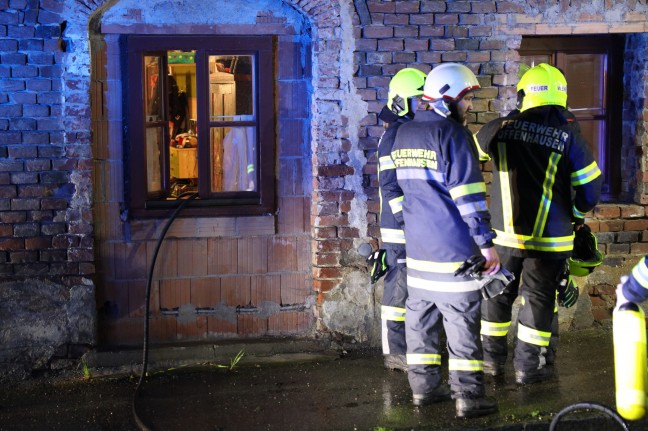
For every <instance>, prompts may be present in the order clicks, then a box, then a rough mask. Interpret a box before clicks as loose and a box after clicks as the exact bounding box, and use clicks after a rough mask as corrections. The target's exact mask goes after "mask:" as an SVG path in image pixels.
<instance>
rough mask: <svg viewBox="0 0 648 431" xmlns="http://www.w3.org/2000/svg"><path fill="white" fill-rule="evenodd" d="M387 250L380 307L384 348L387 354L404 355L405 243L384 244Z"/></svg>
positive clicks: (405, 349) (405, 350) (384, 352)
mask: <svg viewBox="0 0 648 431" xmlns="http://www.w3.org/2000/svg"><path fill="white" fill-rule="evenodd" d="M383 247H384V248H385V250H386V251H387V272H386V273H385V284H384V291H383V297H382V304H381V307H380V320H381V322H382V348H383V354H385V355H404V354H405V353H406V352H407V348H406V345H405V301H406V299H407V267H406V265H405V257H406V254H405V245H404V244H388V243H385V244H384V245H383Z"/></svg>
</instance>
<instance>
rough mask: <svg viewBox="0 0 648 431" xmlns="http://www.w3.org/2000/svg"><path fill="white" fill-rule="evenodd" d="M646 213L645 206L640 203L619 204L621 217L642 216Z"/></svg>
mask: <svg viewBox="0 0 648 431" xmlns="http://www.w3.org/2000/svg"><path fill="white" fill-rule="evenodd" d="M645 215H646V211H645V208H644V207H643V206H641V205H622V206H621V217H622V218H633V217H643V216H645Z"/></svg>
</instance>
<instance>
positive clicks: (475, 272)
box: [454, 255, 515, 300]
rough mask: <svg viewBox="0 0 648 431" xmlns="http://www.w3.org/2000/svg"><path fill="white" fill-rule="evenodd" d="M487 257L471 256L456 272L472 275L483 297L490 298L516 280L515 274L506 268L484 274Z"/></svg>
mask: <svg viewBox="0 0 648 431" xmlns="http://www.w3.org/2000/svg"><path fill="white" fill-rule="evenodd" d="M485 263H486V258H485V257H484V256H481V255H474V256H470V257H469V258H468V259H466V261H465V262H464V263H462V264H461V266H460V267H459V269H457V270H456V271H455V273H454V275H455V277H457V276H466V275H468V276H470V277H472V278H474V279H476V280H477V282H478V283H479V290H480V291H481V294H482V298H484V299H486V300H488V299H491V298H494V297H496V296H497V295H499V294H501V293H502V292H504V290H505V289H506V288H507V287H508V286H509V285H510V284H511V282H513V280H515V276H514V275H513V274H511V273H510V272H508V271H507V270H506V269H504V268H500V270H499V271H497V272H496V273H495V274H493V275H486V274H482V273H481V270H482V269H483V268H484V265H485Z"/></svg>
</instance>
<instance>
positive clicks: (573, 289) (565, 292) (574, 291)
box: [558, 275, 580, 308]
mask: <svg viewBox="0 0 648 431" xmlns="http://www.w3.org/2000/svg"><path fill="white" fill-rule="evenodd" d="M579 294H580V290H579V289H578V286H577V285H576V283H574V281H573V280H572V278H571V277H569V275H568V276H567V278H566V279H563V280H562V281H561V284H559V285H558V305H560V306H561V307H565V308H570V307H572V306H573V305H574V304H576V301H578V295H579Z"/></svg>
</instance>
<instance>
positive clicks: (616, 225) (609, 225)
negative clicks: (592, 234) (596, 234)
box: [599, 220, 623, 232]
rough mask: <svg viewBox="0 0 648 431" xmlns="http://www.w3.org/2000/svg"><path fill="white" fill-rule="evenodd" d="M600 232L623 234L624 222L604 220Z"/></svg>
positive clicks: (600, 224) (600, 223)
mask: <svg viewBox="0 0 648 431" xmlns="http://www.w3.org/2000/svg"><path fill="white" fill-rule="evenodd" d="M599 228H600V232H621V231H622V230H623V220H603V221H601V222H599Z"/></svg>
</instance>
